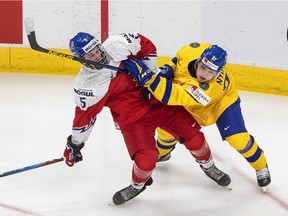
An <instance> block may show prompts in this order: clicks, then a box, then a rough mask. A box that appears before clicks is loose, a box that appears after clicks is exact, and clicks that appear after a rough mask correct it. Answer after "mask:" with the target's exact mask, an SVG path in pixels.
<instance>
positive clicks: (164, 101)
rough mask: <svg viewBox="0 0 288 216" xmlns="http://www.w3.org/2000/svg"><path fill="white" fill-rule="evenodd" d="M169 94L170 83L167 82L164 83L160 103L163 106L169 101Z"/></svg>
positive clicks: (170, 89) (170, 90)
mask: <svg viewBox="0 0 288 216" xmlns="http://www.w3.org/2000/svg"><path fill="white" fill-rule="evenodd" d="M171 92H172V82H167V81H166V87H165V92H164V95H163V97H162V99H161V101H162V102H163V103H165V104H167V103H168V101H169V98H170V96H171Z"/></svg>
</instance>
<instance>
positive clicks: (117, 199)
mask: <svg viewBox="0 0 288 216" xmlns="http://www.w3.org/2000/svg"><path fill="white" fill-rule="evenodd" d="M152 183H153V179H152V177H150V178H149V179H148V180H147V181H146V182H145V184H144V187H143V188H141V189H136V188H134V187H133V185H132V184H130V185H129V186H128V187H125V188H123V189H122V190H120V191H117V192H116V193H115V194H114V196H113V202H114V204H115V205H122V204H124V203H125V202H127V201H129V200H131V199H133V198H134V197H136V196H138V195H139V194H140V193H141V192H143V191H144V190H145V189H146V186H150V185H151V184H152Z"/></svg>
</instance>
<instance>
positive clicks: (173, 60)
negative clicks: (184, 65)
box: [171, 57, 178, 65]
mask: <svg viewBox="0 0 288 216" xmlns="http://www.w3.org/2000/svg"><path fill="white" fill-rule="evenodd" d="M171 61H172V62H173V63H174V64H175V65H176V63H177V61H178V59H177V58H176V57H174V58H173V59H172V60H171Z"/></svg>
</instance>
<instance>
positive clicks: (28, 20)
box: [25, 17, 35, 35]
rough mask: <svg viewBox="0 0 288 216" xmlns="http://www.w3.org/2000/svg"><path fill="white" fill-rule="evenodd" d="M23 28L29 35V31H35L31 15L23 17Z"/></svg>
mask: <svg viewBox="0 0 288 216" xmlns="http://www.w3.org/2000/svg"><path fill="white" fill-rule="evenodd" d="M25 29H26V34H27V35H30V34H31V32H35V27H34V21H33V18H32V17H27V18H26V19H25Z"/></svg>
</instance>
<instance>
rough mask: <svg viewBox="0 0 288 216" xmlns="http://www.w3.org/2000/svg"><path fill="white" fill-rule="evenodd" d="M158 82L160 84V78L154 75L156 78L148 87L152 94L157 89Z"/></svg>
mask: <svg viewBox="0 0 288 216" xmlns="http://www.w3.org/2000/svg"><path fill="white" fill-rule="evenodd" d="M159 82H160V76H159V75H156V78H155V80H154V81H153V83H151V85H150V89H151V90H152V91H153V92H154V91H155V89H156V88H157V86H158V85H159Z"/></svg>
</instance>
